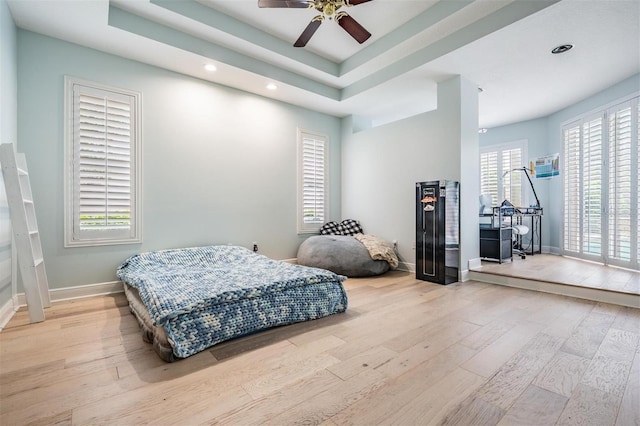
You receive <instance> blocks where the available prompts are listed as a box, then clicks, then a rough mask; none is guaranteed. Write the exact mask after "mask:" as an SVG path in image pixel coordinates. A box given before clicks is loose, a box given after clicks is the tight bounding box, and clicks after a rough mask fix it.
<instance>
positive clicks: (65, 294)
mask: <svg viewBox="0 0 640 426" xmlns="http://www.w3.org/2000/svg"><path fill="white" fill-rule="evenodd" d="M123 291H124V289H123V288H122V281H111V282H106V283H98V284H86V285H79V286H76V287H64V288H54V289H51V290H49V297H50V298H51V301H52V302H57V301H61V300H70V299H80V298H82V297H91V296H102V295H105V294H114V293H122V292H123ZM17 296H18V306H26V304H27V300H26V298H25V296H24V293H18V295H17Z"/></svg>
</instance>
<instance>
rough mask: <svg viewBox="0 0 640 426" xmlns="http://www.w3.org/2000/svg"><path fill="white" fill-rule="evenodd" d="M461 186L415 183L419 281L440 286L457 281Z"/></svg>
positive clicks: (444, 182)
mask: <svg viewBox="0 0 640 426" xmlns="http://www.w3.org/2000/svg"><path fill="white" fill-rule="evenodd" d="M459 265H460V184H459V183H458V182H456V181H449V180H441V181H430V182H418V183H416V278H417V279H419V280H424V281H431V282H434V283H438V284H450V283H453V282H456V281H458V271H459Z"/></svg>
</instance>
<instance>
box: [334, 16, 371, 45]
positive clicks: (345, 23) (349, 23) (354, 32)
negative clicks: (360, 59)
mask: <svg viewBox="0 0 640 426" xmlns="http://www.w3.org/2000/svg"><path fill="white" fill-rule="evenodd" d="M336 19H337V20H338V25H340V26H341V27H342V28H343V29H344V30H345V31H346V32H348V33H349V35H350V36H351V37H353V38H355V39H356V41H357V42H358V43H360V44H362V43H364V42H365V41H367V40H368V39H369V37H371V33H370V32H369V31H367V30H365V29H364V27H363V26H362V25H360V24H358V22H356V20H355V19H353V18H352V17H351V16H349V15H347V13H345V12H341V13H340V15H336Z"/></svg>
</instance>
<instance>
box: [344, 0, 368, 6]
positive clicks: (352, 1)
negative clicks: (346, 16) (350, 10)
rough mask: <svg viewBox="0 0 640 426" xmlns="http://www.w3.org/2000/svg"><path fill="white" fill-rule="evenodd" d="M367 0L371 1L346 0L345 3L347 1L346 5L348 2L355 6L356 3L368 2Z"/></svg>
mask: <svg viewBox="0 0 640 426" xmlns="http://www.w3.org/2000/svg"><path fill="white" fill-rule="evenodd" d="M369 1H371V0H347V1H346V2H345V3H347V4H348V5H349V4H350V5H351V6H355V5H357V4H360V3H366V2H369Z"/></svg>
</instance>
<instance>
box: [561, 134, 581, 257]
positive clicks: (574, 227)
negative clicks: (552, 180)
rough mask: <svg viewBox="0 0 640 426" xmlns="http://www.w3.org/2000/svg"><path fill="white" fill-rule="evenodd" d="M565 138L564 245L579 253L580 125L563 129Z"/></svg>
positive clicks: (567, 250) (565, 247)
mask: <svg viewBox="0 0 640 426" xmlns="http://www.w3.org/2000/svg"><path fill="white" fill-rule="evenodd" d="M563 139H564V156H563V159H564V163H563V165H562V170H563V172H564V216H563V218H564V229H563V239H564V242H563V246H564V250H565V251H566V252H573V253H578V252H579V251H580V246H581V244H582V238H580V237H581V233H580V226H581V215H582V212H581V208H580V205H581V201H580V200H581V197H580V173H581V171H580V170H581V168H580V125H579V124H575V125H571V126H568V127H567V128H565V129H564V130H563Z"/></svg>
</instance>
